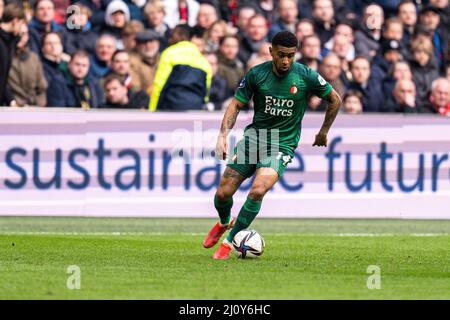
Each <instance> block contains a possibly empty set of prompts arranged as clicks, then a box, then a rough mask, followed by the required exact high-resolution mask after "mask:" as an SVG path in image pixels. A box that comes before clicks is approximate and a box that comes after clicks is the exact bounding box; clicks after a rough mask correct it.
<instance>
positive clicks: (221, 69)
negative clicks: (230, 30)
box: [218, 35, 244, 90]
mask: <svg viewBox="0 0 450 320" xmlns="http://www.w3.org/2000/svg"><path fill="white" fill-rule="evenodd" d="M238 52H239V39H238V38H237V37H236V36H232V35H226V36H225V37H223V38H221V39H220V43H219V53H218V74H219V75H220V76H221V77H222V78H224V79H225V81H226V82H227V85H228V87H229V88H230V89H231V90H234V89H235V88H236V87H237V85H238V84H239V82H240V81H241V80H242V78H243V77H244V64H243V63H242V62H241V61H240V60H239V59H238V58H237V55H238Z"/></svg>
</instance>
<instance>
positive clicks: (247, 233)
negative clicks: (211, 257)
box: [233, 230, 265, 259]
mask: <svg viewBox="0 0 450 320" xmlns="http://www.w3.org/2000/svg"><path fill="white" fill-rule="evenodd" d="M264 246H265V244H264V239H263V237H261V235H260V234H259V233H258V232H256V231H255V230H242V231H240V232H238V233H237V234H236V235H235V236H234V238H233V247H234V250H235V251H236V254H237V255H238V258H242V259H245V258H256V257H259V256H260V255H262V254H263V252H264Z"/></svg>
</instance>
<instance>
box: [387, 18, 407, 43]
mask: <svg viewBox="0 0 450 320" xmlns="http://www.w3.org/2000/svg"><path fill="white" fill-rule="evenodd" d="M383 39H388V40H396V41H399V42H402V39H403V22H402V20H400V19H399V18H396V17H392V18H389V19H387V20H386V22H385V23H384V28H383Z"/></svg>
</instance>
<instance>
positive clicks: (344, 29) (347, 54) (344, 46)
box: [322, 22, 356, 62]
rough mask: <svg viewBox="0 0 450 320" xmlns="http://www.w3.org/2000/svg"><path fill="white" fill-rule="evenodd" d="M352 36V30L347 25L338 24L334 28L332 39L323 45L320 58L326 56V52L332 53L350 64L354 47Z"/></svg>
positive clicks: (353, 54) (353, 57) (354, 54)
mask: <svg viewBox="0 0 450 320" xmlns="http://www.w3.org/2000/svg"><path fill="white" fill-rule="evenodd" d="M353 42H354V36H353V28H352V26H351V25H349V24H348V23H344V22H343V23H339V24H338V25H337V26H336V30H335V32H334V36H333V38H331V39H330V40H328V42H327V43H325V45H324V48H323V50H322V56H326V55H327V54H328V52H330V51H332V52H334V53H335V54H337V55H338V56H339V57H340V58H342V59H345V60H346V61H347V62H351V61H353V60H354V59H355V56H356V53H355V51H356V50H355V46H354V45H353Z"/></svg>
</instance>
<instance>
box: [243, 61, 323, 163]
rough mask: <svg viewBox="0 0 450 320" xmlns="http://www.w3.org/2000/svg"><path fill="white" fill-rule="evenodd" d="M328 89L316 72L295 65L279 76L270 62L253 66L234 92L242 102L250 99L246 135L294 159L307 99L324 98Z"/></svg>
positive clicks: (298, 64) (300, 65)
mask: <svg viewBox="0 0 450 320" xmlns="http://www.w3.org/2000/svg"><path fill="white" fill-rule="evenodd" d="M331 89H332V87H331V85H330V84H329V83H328V82H327V81H325V79H324V78H322V76H320V75H319V74H318V73H317V72H316V71H314V70H312V69H310V68H308V67H307V66H305V65H303V64H300V63H297V62H294V63H293V64H292V67H291V69H290V70H289V72H288V73H286V74H285V75H283V76H282V77H280V76H278V75H276V74H275V73H274V72H273V70H272V61H267V62H265V63H262V64H260V65H257V66H255V67H253V68H252V69H250V70H249V71H248V72H247V74H246V75H245V77H244V79H243V80H242V81H241V83H240V84H239V87H238V88H237V90H236V93H235V98H236V99H237V100H239V101H241V102H242V103H248V102H249V101H250V100H251V99H252V98H253V103H254V115H253V121H252V123H251V124H249V125H248V126H247V127H246V128H245V135H246V136H249V137H250V141H252V140H254V141H255V140H257V141H258V144H261V143H267V145H269V146H271V145H272V146H271V147H273V144H276V147H277V149H279V150H280V151H282V152H284V153H287V154H289V155H291V156H293V155H294V150H295V149H296V148H297V146H298V142H299V140H300V132H301V122H302V119H303V115H304V114H305V110H306V107H307V104H308V98H309V97H310V96H311V94H313V95H316V96H318V97H319V98H323V97H325V96H327V95H328V94H329V93H330V91H331ZM260 132H263V133H264V134H260Z"/></svg>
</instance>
